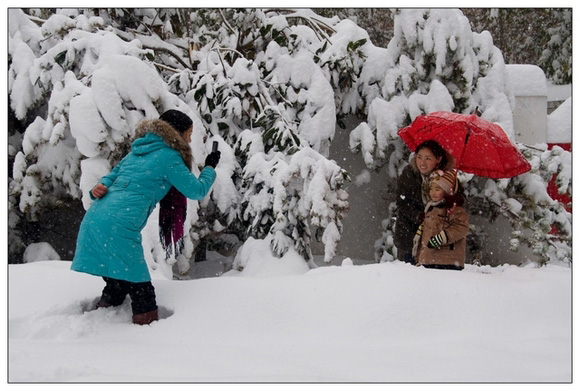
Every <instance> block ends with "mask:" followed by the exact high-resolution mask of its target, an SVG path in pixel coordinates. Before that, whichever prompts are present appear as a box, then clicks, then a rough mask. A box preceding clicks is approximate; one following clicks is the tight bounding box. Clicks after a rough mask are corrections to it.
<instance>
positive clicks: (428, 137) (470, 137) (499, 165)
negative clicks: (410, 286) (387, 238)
mask: <svg viewBox="0 0 580 391" xmlns="http://www.w3.org/2000/svg"><path fill="white" fill-rule="evenodd" d="M398 134H399V136H400V137H401V139H402V140H403V141H404V142H405V144H407V146H408V147H409V149H411V150H412V151H413V150H414V151H415V154H414V155H413V158H412V160H411V164H409V165H408V166H407V167H405V168H404V169H403V173H402V174H401V176H400V178H399V181H398V186H397V187H398V188H397V208H398V210H397V224H396V226H395V237H394V241H395V246H396V247H397V251H398V257H399V259H400V260H402V261H405V262H411V263H415V260H414V259H413V256H412V253H411V251H412V248H413V236H414V235H415V232H416V230H417V227H418V226H419V223H420V222H421V220H422V216H424V215H423V214H422V213H423V208H424V207H425V205H426V204H427V202H428V201H429V198H428V197H427V190H426V189H425V188H423V184H424V183H426V181H427V178H428V176H429V175H430V174H431V173H432V172H433V171H434V170H436V169H440V170H444V171H445V170H450V169H453V168H455V169H457V170H461V171H464V172H467V173H471V174H475V175H477V176H481V177H487V178H512V177H514V176H516V175H520V174H523V173H525V172H528V171H529V170H530V169H531V165H530V163H529V162H528V161H527V159H526V158H525V157H524V156H523V155H522V153H521V152H520V151H519V149H518V148H517V146H516V145H515V144H513V143H512V141H511V140H510V139H509V138H508V137H507V134H506V133H505V131H504V130H503V129H502V128H501V127H500V126H499V125H497V124H495V123H492V122H489V121H486V120H484V119H482V118H481V117H479V116H478V115H476V114H459V113H452V112H448V111H437V112H433V113H429V114H425V115H420V116H418V117H417V118H415V119H414V120H413V122H412V123H411V125H409V126H407V127H405V128H403V129H400V130H399V131H398Z"/></svg>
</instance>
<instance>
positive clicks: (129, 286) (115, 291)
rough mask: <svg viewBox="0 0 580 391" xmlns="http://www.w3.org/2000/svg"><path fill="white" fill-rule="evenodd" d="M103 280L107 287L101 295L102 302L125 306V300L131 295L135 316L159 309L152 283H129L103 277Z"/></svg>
mask: <svg viewBox="0 0 580 391" xmlns="http://www.w3.org/2000/svg"><path fill="white" fill-rule="evenodd" d="M103 280H105V283H106V285H105V288H104V289H103V294H102V295H101V301H104V302H105V303H107V304H110V305H112V306H113V307H114V306H118V305H121V304H123V302H124V301H125V298H126V297H127V295H129V297H130V298H131V308H132V309H133V315H137V314H142V313H145V312H149V311H154V310H156V309H157V303H156V301H155V288H153V284H151V281H147V282H129V281H124V280H116V279H114V278H109V277H103Z"/></svg>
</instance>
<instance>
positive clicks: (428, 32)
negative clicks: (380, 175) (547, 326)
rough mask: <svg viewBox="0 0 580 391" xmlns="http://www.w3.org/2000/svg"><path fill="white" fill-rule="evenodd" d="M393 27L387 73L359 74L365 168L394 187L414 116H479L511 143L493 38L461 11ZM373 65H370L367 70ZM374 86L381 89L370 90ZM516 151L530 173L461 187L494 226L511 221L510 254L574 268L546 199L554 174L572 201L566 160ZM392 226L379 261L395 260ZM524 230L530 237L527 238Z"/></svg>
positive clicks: (357, 145) (405, 17)
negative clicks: (403, 133) (525, 249)
mask: <svg viewBox="0 0 580 391" xmlns="http://www.w3.org/2000/svg"><path fill="white" fill-rule="evenodd" d="M394 20H395V31H394V37H393V39H392V40H391V41H390V43H389V45H388V48H387V50H386V52H384V53H380V54H379V53H375V54H374V56H376V57H378V58H381V59H382V62H383V63H386V64H387V65H386V66H385V67H384V73H383V74H382V75H381V74H380V73H379V72H373V71H372V70H366V69H363V71H362V72H361V75H362V77H366V78H367V80H369V81H366V80H365V81H363V82H362V83H361V84H360V85H361V86H362V89H363V93H362V95H363V96H366V99H367V101H368V105H367V106H366V110H367V113H368V116H367V121H366V122H363V123H361V124H360V125H359V126H358V127H357V128H355V129H354V130H353V131H352V132H351V148H352V149H353V150H355V151H360V153H361V154H362V155H363V158H364V160H365V162H366V164H367V166H368V167H369V168H371V169H378V168H380V167H383V166H385V165H387V170H386V171H387V174H388V175H389V176H391V177H392V178H393V180H394V179H395V178H396V177H397V176H398V174H399V173H400V171H401V170H402V168H403V167H404V165H406V164H407V159H406V158H405V156H407V155H406V154H405V153H404V151H405V150H406V147H402V143H401V141H400V138H399V137H398V135H397V131H398V130H399V129H401V128H402V127H404V126H407V125H409V124H410V123H411V122H412V121H413V120H414V119H415V118H416V117H417V116H419V115H422V114H426V113H429V112H433V111H438V110H447V111H453V112H459V113H466V114H467V113H472V112H475V111H477V112H478V113H480V114H481V117H482V118H483V119H486V120H488V121H490V122H494V123H498V124H500V125H501V126H502V128H503V129H504V131H505V132H506V134H507V136H508V137H509V138H511V139H512V140H513V138H514V129H513V120H512V108H513V107H514V98H513V94H512V93H511V92H510V91H509V88H508V87H507V82H506V69H505V64H504V61H503V57H502V54H501V52H500V51H499V50H498V49H497V47H495V46H494V45H493V40H492V37H491V36H490V34H489V33H488V32H487V31H483V32H481V33H475V32H472V31H471V29H470V26H469V22H468V20H467V19H466V18H465V16H464V15H463V14H462V13H461V12H460V11H459V10H452V9H437V10H421V9H405V10H397V11H396V12H395V17H394ZM372 57H373V55H369V58H372ZM371 64H372V62H369V61H367V62H366V63H365V66H367V65H371ZM369 75H372V77H371V76H369ZM370 80H372V82H371V81H370ZM373 84H374V85H375V86H376V87H372V88H367V87H370V86H371V85H373ZM519 147H520V149H521V150H522V152H523V153H524V155H525V156H526V157H527V158H528V159H529V160H530V162H532V166H533V169H532V171H531V172H529V173H526V174H523V175H520V176H518V177H516V178H513V179H511V180H507V179H506V180H500V181H494V180H487V181H483V180H481V179H480V178H477V177H474V176H473V175H463V176H461V178H460V179H462V182H463V185H464V186H465V187H466V188H467V191H468V193H469V197H470V199H471V201H472V202H473V203H474V204H477V205H478V206H481V204H482V202H483V203H485V204H486V205H487V213H486V214H487V215H488V216H489V217H490V219H494V218H495V217H497V215H498V214H499V213H501V214H503V215H505V216H506V217H508V218H509V219H510V222H511V223H512V225H513V227H514V233H513V235H512V236H513V237H514V239H513V240H512V241H511V244H512V249H514V250H516V249H517V247H518V245H519V244H520V243H525V244H527V245H528V246H530V247H531V248H532V249H533V252H534V254H536V255H538V256H539V257H540V259H541V262H542V263H545V262H547V261H548V260H549V259H550V258H551V257H552V258H554V257H555V259H559V260H562V261H565V262H569V261H570V260H571V258H570V252H571V235H570V221H571V216H570V214H569V213H567V212H566V210H565V209H564V207H563V206H562V205H560V204H559V203H557V202H556V201H554V200H552V199H551V198H550V197H549V196H548V194H547V191H546V188H547V184H548V182H549V181H550V180H551V178H552V175H554V174H556V175H558V183H559V186H560V188H559V189H560V191H561V192H562V193H568V194H570V193H571V188H570V186H569V183H570V167H571V166H570V160H569V159H570V157H569V153H567V152H566V151H563V150H561V149H554V150H552V151H546V147H545V146H543V148H542V147H541V146H538V148H540V150H542V151H544V152H542V153H541V156H540V155H539V152H538V151H537V148H530V147H526V146H523V145H520V146H519ZM391 195H393V194H391ZM477 198H480V200H477ZM393 204H394V198H393V200H392V203H391V205H390V207H389V215H390V216H393V215H394V207H393ZM478 213H481V211H478ZM393 221H394V219H392V218H391V217H389V218H388V219H387V220H385V222H384V224H383V225H384V233H383V236H382V238H380V239H379V240H377V243H376V250H377V253H376V257H377V259H378V260H381V261H388V260H392V259H393V258H394V253H393V250H394V249H393V245H392V239H391V236H392V232H391V231H392V229H393ZM554 225H556V226H557V227H558V228H559V230H558V236H557V237H556V236H555V235H553V234H550V230H551V227H552V226H554ZM524 227H525V228H526V229H528V230H530V232H531V234H530V233H528V234H526V235H524V236H522V235H521V233H522V232H523V228H524ZM474 231H477V230H474ZM472 234H473V233H472ZM556 242H557V243H556Z"/></svg>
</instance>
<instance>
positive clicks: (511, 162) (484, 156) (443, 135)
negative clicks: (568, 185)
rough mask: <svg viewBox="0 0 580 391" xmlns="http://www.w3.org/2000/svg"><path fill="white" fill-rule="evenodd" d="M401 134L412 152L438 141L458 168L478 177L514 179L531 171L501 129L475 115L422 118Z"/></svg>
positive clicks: (438, 114)
mask: <svg viewBox="0 0 580 391" xmlns="http://www.w3.org/2000/svg"><path fill="white" fill-rule="evenodd" d="M398 134H399V136H400V137H401V138H402V139H403V141H404V142H405V144H407V146H408V147H409V148H410V149H411V150H412V151H414V150H415V148H417V146H418V145H419V144H421V143H422V142H423V141H426V140H435V141H437V142H438V143H439V144H440V145H441V146H442V147H443V148H445V150H446V151H448V152H449V153H450V154H451V155H452V156H453V157H454V158H455V159H456V163H455V168H456V169H458V170H461V171H465V172H469V173H472V174H475V175H478V176H483V177H487V178H511V177H514V176H516V175H519V174H523V173H524V172H527V171H529V170H530V169H531V166H530V163H528V161H527V160H526V158H525V157H524V156H523V155H522V153H521V152H520V151H519V150H518V148H517V147H516V146H515V145H514V144H513V143H512V142H511V141H510V140H509V139H508V137H507V136H506V134H505V132H504V130H503V129H502V128H501V127H500V126H498V125H496V124H494V123H492V122H489V121H486V120H484V119H481V118H480V117H478V116H477V115H475V114H471V115H466V114H457V113H451V112H447V111H437V112H434V113H430V114H426V115H421V116H419V117H417V118H415V120H414V121H413V123H412V124H411V125H409V126H407V127H405V128H403V129H400V130H399V132H398Z"/></svg>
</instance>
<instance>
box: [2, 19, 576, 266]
mask: <svg viewBox="0 0 580 391" xmlns="http://www.w3.org/2000/svg"><path fill="white" fill-rule="evenodd" d="M27 12H28V14H25V13H24V12H23V11H22V10H19V9H11V10H9V26H8V27H9V45H8V49H9V50H8V52H9V58H8V60H9V69H8V70H9V78H8V80H9V105H10V111H11V116H12V117H13V118H14V121H12V122H16V125H15V126H13V127H11V129H10V130H9V135H10V137H9V143H10V147H9V154H10V156H9V159H11V161H13V166H12V171H11V176H10V178H9V189H10V196H9V223H10V227H11V229H10V235H12V239H11V240H10V242H11V244H13V247H11V253H15V252H17V251H20V252H22V250H23V247H24V246H25V245H26V244H28V243H26V239H25V238H23V237H22V236H19V232H20V228H21V227H22V226H24V225H25V224H26V223H27V222H29V221H33V220H35V219H37V218H39V217H38V216H39V215H41V214H42V212H43V211H45V210H47V209H49V208H52V207H54V206H55V205H58V204H59V203H61V202H62V201H63V200H67V199H76V200H78V199H81V198H82V199H83V203H84V206H85V207H87V206H88V204H89V203H90V200H89V199H88V198H87V197H86V196H85V197H83V194H84V195H86V194H87V191H88V190H89V189H90V188H91V187H92V186H93V185H94V184H95V183H96V182H97V180H98V179H99V178H100V176H102V175H104V174H106V173H107V172H108V171H109V170H110V168H111V167H112V166H114V165H115V164H116V163H117V162H118V161H119V160H120V159H121V157H122V156H123V155H125V154H126V153H127V151H128V150H129V148H130V142H131V139H132V137H133V131H134V128H135V126H136V125H137V123H138V122H140V121H141V120H142V119H145V118H156V117H157V116H158V115H159V114H160V113H161V112H163V111H165V110H167V109H169V108H178V109H181V110H183V111H185V112H187V113H188V114H189V115H190V116H191V118H192V119H193V121H194V129H195V132H194V135H193V141H192V143H191V147H192V154H193V157H194V161H195V163H196V165H194V168H193V169H194V171H196V170H197V169H198V168H199V167H200V166H201V165H202V164H203V161H204V158H205V156H206V154H207V149H209V146H210V145H211V142H212V141H214V140H215V141H218V142H219V145H220V150H221V151H222V160H221V162H220V165H219V166H218V180H217V181H216V183H215V185H214V190H213V193H212V194H211V196H210V197H208V198H207V199H205V200H203V201H201V202H197V201H195V202H194V201H190V203H189V208H188V216H187V218H186V232H187V231H189V235H187V236H186V238H185V239H186V240H185V248H184V252H183V254H182V255H181V256H180V257H179V258H178V259H177V260H175V259H171V260H169V261H168V262H166V260H165V259H164V252H163V251H161V249H160V247H159V238H158V235H157V229H156V227H155V224H156V221H155V218H156V216H155V214H153V215H152V218H151V220H150V222H149V223H148V226H147V227H146V228H145V230H144V234H143V237H144V247H145V252H146V259H147V261H148V262H149V264H150V266H151V267H152V268H153V269H162V270H165V271H167V270H170V269H171V266H172V263H173V262H177V266H178V269H179V271H180V272H186V271H187V269H188V268H189V262H190V259H192V257H193V256H194V253H195V251H196V247H203V246H204V243H205V242H209V243H210V245H211V246H213V247H214V248H220V247H232V248H235V247H236V246H237V245H239V244H241V243H243V242H244V241H245V240H247V239H248V238H250V237H253V238H256V239H262V240H267V241H268V242H269V244H270V247H271V249H272V251H273V252H274V253H275V254H277V255H283V254H284V253H285V252H286V251H288V249H290V248H291V247H294V249H296V250H297V251H298V253H299V254H301V255H302V256H303V257H304V259H305V261H306V262H307V263H308V264H309V265H310V266H313V262H312V254H311V250H310V245H311V241H312V239H313V238H317V239H320V240H322V241H323V243H324V245H325V260H326V261H329V260H330V259H332V257H333V256H334V254H335V249H336V244H337V242H338V241H339V240H340V233H341V227H342V218H343V217H344V214H345V213H346V211H347V209H348V195H347V193H346V192H345V190H344V184H345V181H347V180H348V173H346V172H345V171H344V170H343V169H342V168H341V167H340V166H339V165H338V164H337V163H336V162H335V161H332V160H330V159H329V157H328V156H329V150H330V146H331V144H332V141H333V138H334V133H335V130H336V128H337V125H338V127H339V128H340V127H341V125H342V122H341V119H342V118H343V117H345V116H346V115H357V116H359V117H361V118H364V120H363V122H362V123H361V124H360V125H359V126H358V127H356V128H355V129H354V130H353V131H352V133H351V147H352V149H353V150H358V151H360V153H362V155H363V157H364V160H365V162H366V163H367V165H368V166H369V168H371V169H379V168H381V167H384V168H385V170H386V172H387V175H388V176H389V177H390V178H391V179H392V180H393V183H394V180H395V178H396V177H397V175H398V173H399V172H400V171H401V169H402V167H403V166H404V164H406V162H407V157H408V150H407V148H406V147H405V146H404V144H403V143H402V141H401V140H400V139H399V137H398V136H397V134H396V132H397V130H398V129H400V128H402V127H403V126H405V125H408V124H409V123H410V122H411V121H412V120H413V119H414V118H415V117H416V116H418V115H421V114H424V113H428V112H432V111H436V110H450V111H456V112H462V113H470V112H472V111H474V110H475V109H476V108H477V110H479V111H480V112H481V113H482V114H481V115H482V117H483V118H484V119H487V120H490V121H492V122H496V123H499V124H500V125H501V126H502V127H503V128H504V129H505V130H506V133H507V134H508V136H510V137H512V136H513V124H512V113H511V107H512V106H513V98H512V96H511V94H510V92H509V91H508V90H507V89H506V85H507V83H506V80H505V65H504V61H503V56H502V54H501V52H500V51H499V49H498V48H497V47H496V46H495V45H494V44H493V41H492V36H491V35H490V33H489V32H487V31H481V32H472V31H471V28H470V26H469V22H468V21H467V19H466V18H465V16H464V15H463V14H462V13H461V12H460V11H459V10H456V9H455V10H454V9H433V10H419V9H404V10H395V11H394V14H393V19H394V23H395V28H394V31H393V39H391V40H390V42H389V44H388V46H387V48H381V47H377V46H375V45H373V43H372V42H371V39H370V38H369V34H368V33H367V31H365V30H364V29H363V28H361V27H359V26H358V25H357V24H356V23H355V22H353V20H350V19H343V20H341V19H340V18H339V17H336V16H335V17H332V18H325V17H322V16H319V15H317V14H316V13H315V12H313V11H312V10H308V9H299V10H292V9H272V10H267V9H212V8H210V9H195V8H194V9H171V8H163V9H145V8H143V9H122V8H117V9H98V8H95V9H56V10H48V9H40V10H39V9H29V10H27ZM349 15H350V13H349ZM351 16H352V15H351ZM554 42H555V41H554ZM12 122H11V123H12ZM20 127H21V128H22V129H24V130H23V131H22V132H20V131H19V129H20ZM534 148H535V149H534ZM534 148H530V149H529V150H527V151H525V152H526V154H527V155H526V156H528V158H529V159H535V158H536V157H537V156H538V153H539V154H540V155H541V157H542V159H544V158H545V160H547V161H549V162H551V163H544V160H542V159H539V160H537V164H535V165H533V166H534V170H536V169H537V170H538V171H532V172H531V173H529V174H526V175H527V176H526V175H523V176H521V177H518V178H516V179H514V180H511V181H503V182H497V181H491V182H488V183H486V184H482V183H479V182H478V180H477V179H474V178H472V177H469V176H466V177H463V181H464V184H465V185H466V187H467V190H468V191H470V192H473V194H474V197H476V198H477V197H478V196H482V197H483V196H485V195H486V194H488V193H489V194H494V200H495V201H497V202H498V203H499V204H500V206H497V208H498V209H497V210H492V208H494V206H493V205H495V204H493V203H492V204H490V210H491V211H492V212H490V215H493V214H494V213H504V212H505V213H507V214H508V215H510V214H511V217H514V213H515V214H516V215H518V219H515V220H513V221H514V224H515V225H517V224H519V225H518V227H516V229H515V230H514V232H515V233H514V240H513V244H514V247H515V245H516V244H518V243H523V242H526V241H527V244H529V245H532V246H534V248H535V249H538V251H543V250H544V249H545V248H546V247H545V246H544V245H545V244H546V243H548V244H549V243H550V242H551V243H556V241H557V240H556V239H558V238H555V237H554V236H550V235H552V234H549V233H548V234H545V227H546V223H548V225H552V224H560V225H561V227H560V230H559V234H560V237H559V239H560V242H558V243H564V245H562V246H560V247H559V248H558V251H554V253H555V254H557V257H558V258H559V259H564V258H566V257H567V256H568V255H567V254H568V253H569V251H568V250H569V245H568V241H567V240H568V237H567V236H566V235H567V234H568V232H569V230H568V226H569V221H570V216H569V215H566V214H565V213H563V212H562V211H561V210H560V209H559V208H558V206H557V205H555V204H552V203H550V201H549V200H548V199H545V198H543V196H542V195H543V194H544V193H543V192H540V193H534V192H533V191H532V189H533V188H534V187H536V186H540V184H541V185H545V181H546V177H545V176H544V174H545V175H547V174H546V173H547V172H551V173H555V174H557V175H559V177H560V179H561V189H562V191H564V192H570V186H569V185H567V184H565V183H569V175H568V174H567V172H568V171H569V163H568V162H569V155H566V153H565V151H564V152H561V153H560V152H558V153H559V154H558V153H556V152H554V154H550V155H549V156H548V153H547V152H545V151H544V150H545V148H544V149H542V148H541V147H534ZM539 150H541V151H542V152H540V151H539ZM542 154H543V155H542ZM543 164H548V165H549V167H548V166H546V167H545V166H543ZM476 182H477V183H476ZM474 189H475V190H474ZM482 189H484V190H485V191H487V193H484V190H482ZM522 189H527V190H526V191H524V192H522ZM518 197H519V198H518ZM538 197H539V198H538ZM512 200H516V201H517V202H518V203H519V204H521V205H522V207H521V210H519V211H517V212H514V210H515V209H517V208H515V209H513V208H512V209H510V208H508V207H506V205H508V206H509V205H511V206H514V205H517V204H516V202H514V201H512ZM542 202H543V203H542ZM538 205H540V206H542V207H543V206H547V207H548V209H549V210H550V211H551V212H550V213H547V212H546V213H544V212H542V209H541V208H540V209H538ZM390 209H392V205H391V208H390ZM505 213H504V214H505ZM542 213H544V214H542ZM540 220H541V221H540ZM390 221H391V220H387V223H386V224H385V231H384V233H383V238H382V239H381V240H378V242H377V257H378V258H379V259H383V260H387V259H392V255H390V253H391V251H390V248H391V247H392V243H391V239H390V238H391V236H390V229H391V228H392V227H391V226H390ZM520 228H522V229H520ZM525 229H531V230H532V232H533V235H534V238H533V239H530V240H528V239H529V238H528V237H527V236H526V234H525ZM519 232H524V234H519ZM379 235H380V234H379V233H377V236H379ZM518 235H519V236H518ZM562 235H563V237H562ZM516 239H517V240H516ZM542 246H544V247H542ZM548 247H549V248H550V249H553V248H555V246H552V245H550V244H549V245H548ZM549 251H551V250H549Z"/></svg>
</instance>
